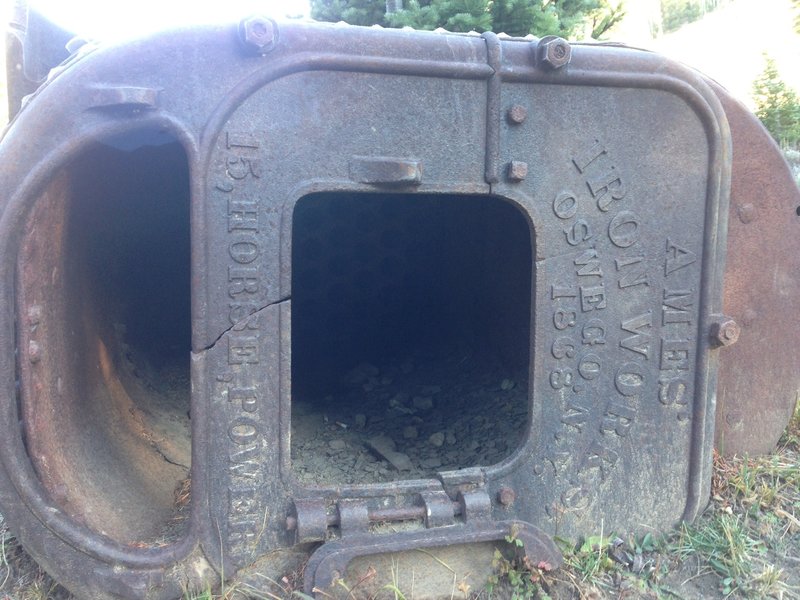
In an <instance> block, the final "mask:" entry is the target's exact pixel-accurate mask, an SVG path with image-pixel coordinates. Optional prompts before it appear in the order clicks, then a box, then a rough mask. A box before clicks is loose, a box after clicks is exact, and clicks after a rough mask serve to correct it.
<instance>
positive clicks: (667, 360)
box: [661, 340, 690, 371]
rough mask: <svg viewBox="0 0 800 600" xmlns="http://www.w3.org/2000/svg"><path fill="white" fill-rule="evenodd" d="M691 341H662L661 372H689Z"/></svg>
mask: <svg viewBox="0 0 800 600" xmlns="http://www.w3.org/2000/svg"><path fill="white" fill-rule="evenodd" d="M689 352H690V346H689V340H661V370H662V371H669V370H672V369H675V370H677V371H688V370H689V366H690V365H689Z"/></svg>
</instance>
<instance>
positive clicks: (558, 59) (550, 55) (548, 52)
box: [539, 36, 572, 69]
mask: <svg viewBox="0 0 800 600" xmlns="http://www.w3.org/2000/svg"><path fill="white" fill-rule="evenodd" d="M571 59H572V46H570V45H569V42H568V41H567V40H565V39H564V38H560V37H556V36H547V37H545V38H542V39H541V40H540V41H539V60H541V61H542V64H543V65H545V66H547V67H549V68H551V69H560V68H561V67H564V66H566V65H567V64H568V63H569V61H570V60H571Z"/></svg>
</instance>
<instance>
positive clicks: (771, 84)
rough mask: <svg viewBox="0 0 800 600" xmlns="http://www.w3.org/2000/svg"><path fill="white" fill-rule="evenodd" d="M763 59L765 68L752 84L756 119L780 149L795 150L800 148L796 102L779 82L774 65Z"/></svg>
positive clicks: (799, 107)
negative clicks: (799, 146)
mask: <svg viewBox="0 0 800 600" xmlns="http://www.w3.org/2000/svg"><path fill="white" fill-rule="evenodd" d="M765 59H766V67H765V68H764V71H763V72H762V73H761V75H759V76H758V78H757V79H756V80H755V82H754V83H753V100H754V101H755V104H756V115H758V118H759V119H761V122H762V123H763V124H764V127H766V128H767V131H769V132H770V134H771V135H772V137H773V138H775V141H777V142H778V143H779V144H780V145H781V146H783V147H788V148H796V147H798V145H800V99H799V98H798V96H797V93H796V92H795V91H794V90H793V89H792V88H790V87H789V86H788V85H786V82H784V81H783V80H782V79H781V77H780V74H779V73H778V68H777V66H776V65H775V61H774V60H773V59H771V58H769V57H768V56H765Z"/></svg>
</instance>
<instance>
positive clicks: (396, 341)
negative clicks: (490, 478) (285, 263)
mask: <svg viewBox="0 0 800 600" xmlns="http://www.w3.org/2000/svg"><path fill="white" fill-rule="evenodd" d="M532 245H533V244H532V240H531V229H530V226H529V224H528V221H527V219H526V218H525V217H524V216H523V214H522V212H521V211H520V210H518V209H517V208H515V207H514V206H513V205H512V204H510V203H509V202H506V201H504V200H501V199H499V198H495V197H491V196H462V195H459V196H456V195H417V194H344V193H320V194H312V195H309V196H306V197H304V198H302V199H301V200H300V201H298V203H297V205H296V207H295V210H294V215H293V229H292V352H291V356H292V395H291V403H292V435H291V448H292V467H293V470H294V472H295V474H296V476H297V477H298V479H299V480H300V481H301V482H303V483H305V484H308V485H314V484H327V483H337V484H338V483H348V484H358V483H375V482H382V481H393V480H398V479H417V478H421V477H430V476H432V475H434V474H435V473H436V472H438V471H446V470H454V469H460V468H466V467H472V466H478V465H480V466H489V465H492V464H495V463H497V462H499V461H501V460H503V459H505V458H507V457H508V456H510V455H511V454H512V453H513V452H514V451H515V450H516V449H517V448H518V447H519V445H520V444H521V442H522V439H523V436H524V433H525V429H526V427H527V426H528V404H529V402H528V383H529V382H528V373H529V359H530V356H529V352H530V337H531V335H530V331H531V276H532Z"/></svg>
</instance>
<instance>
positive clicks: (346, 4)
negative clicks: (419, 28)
mask: <svg viewBox="0 0 800 600" xmlns="http://www.w3.org/2000/svg"><path fill="white" fill-rule="evenodd" d="M385 13H386V3H385V2H384V0H311V17H312V18H314V19H316V20H317V21H332V22H334V23H336V22H338V21H345V22H346V23H350V24H351V25H374V24H376V23H383V16H384V14H385Z"/></svg>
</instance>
